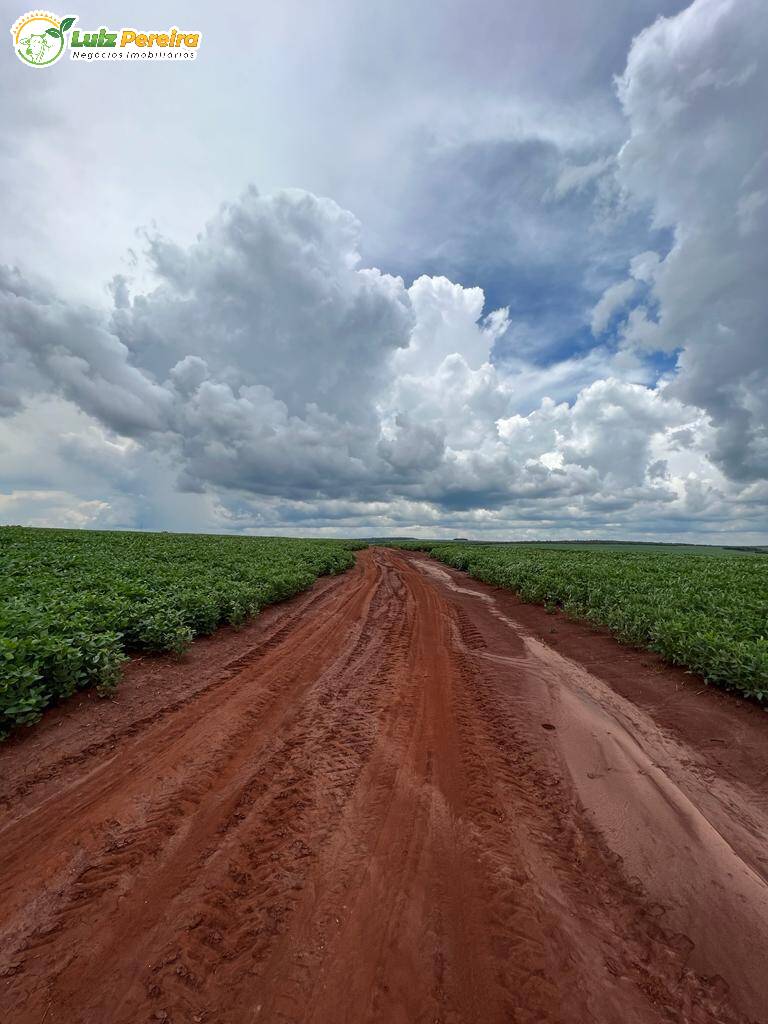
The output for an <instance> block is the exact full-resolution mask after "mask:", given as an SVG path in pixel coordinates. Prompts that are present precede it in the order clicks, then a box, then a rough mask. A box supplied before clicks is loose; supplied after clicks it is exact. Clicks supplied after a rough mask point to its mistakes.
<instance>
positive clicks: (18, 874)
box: [0, 550, 768, 1024]
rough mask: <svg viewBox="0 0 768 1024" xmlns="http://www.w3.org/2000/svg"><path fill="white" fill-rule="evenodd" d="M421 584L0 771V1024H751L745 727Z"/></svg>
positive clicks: (405, 560) (349, 609) (338, 604)
mask: <svg viewBox="0 0 768 1024" xmlns="http://www.w3.org/2000/svg"><path fill="white" fill-rule="evenodd" d="M700 690H701V686H700V685H698V684H697V681H696V680H695V679H691V677H688V676H685V675H684V674H683V673H681V672H676V671H674V670H669V669H665V668H663V667H662V666H660V665H659V663H658V662H657V660H656V659H655V658H654V657H652V656H648V655H644V654H642V653H638V652H631V651H626V650H625V649H623V648H621V647H620V646H619V645H617V644H616V643H615V642H614V641H612V640H611V639H610V638H608V637H606V636H605V635H603V634H602V633H599V632H596V631H594V630H591V629H590V628H589V627H587V626H583V625H579V624H574V623H569V622H567V621H566V620H564V619H563V618H562V617H560V616H550V615H547V614H546V613H545V612H544V611H543V610H542V609H539V608H532V607H530V606H525V605H522V604H520V603H519V602H518V601H517V600H516V599H515V598H514V597H513V596H512V595H509V594H504V593H501V592H499V591H495V590H492V589H491V588H489V587H486V586H484V585H482V584H478V583H474V582H473V581H470V580H468V579H467V578H466V577H463V576H461V574H458V573H455V572H453V571H448V570H446V569H444V568H442V567H441V566H439V565H438V564H436V563H433V562H430V561H428V560H427V559H426V558H424V557H423V556H419V555H406V554H403V553H398V552H393V551H386V550H370V551H366V552H363V553H362V554H361V555H360V556H359V559H358V563H357V566H356V567H355V568H354V569H353V570H351V571H350V572H349V573H347V574H345V575H344V576H341V577H335V578H333V579H325V580H322V581H320V582H318V584H316V586H315V587H314V588H313V590H311V591H310V592H308V593H307V594H304V595H302V596H300V597H298V598H295V599H293V600H292V601H289V602H287V603H286V604H284V605H281V606H279V607H276V608H272V609H269V610H268V611H267V612H265V613H264V615H262V616H261V617H260V618H259V619H258V620H256V621H255V622H254V623H252V624H250V625H249V626H248V627H247V628H246V629H245V630H243V631H242V632H240V633H234V632H233V631H223V632H221V633H220V634H218V635H217V636H216V637H213V638H211V639H208V640H204V641H201V642H199V643H197V644H196V645H194V647H193V649H192V651H191V652H190V653H189V654H188V655H187V656H186V657H185V658H184V659H183V660H182V661H180V662H176V661H173V660H172V659H146V660H144V661H137V662H134V663H133V664H132V665H131V666H130V667H129V669H128V673H127V679H126V682H125V684H124V685H123V687H122V688H121V690H120V691H119V692H118V695H117V700H116V701H114V702H111V701H107V702H105V701H99V700H98V699H97V698H92V697H82V698H79V699H78V700H77V701H75V702H73V703H72V704H70V705H69V706H68V707H65V708H61V709H59V710H57V711H55V712H53V713H52V714H51V715H50V716H49V717H48V719H47V720H46V721H45V722H43V723H42V724H41V725H40V726H38V727H36V728H35V729H34V730H32V731H31V732H30V733H29V734H28V735H26V736H23V737H21V738H20V739H19V740H15V741H13V742H11V743H9V744H6V745H5V746H4V748H3V749H2V751H1V752H0V779H1V781H0V815H1V817H0V882H1V884H2V892H0V915H1V916H2V922H1V923H0V985H1V986H2V988H1V989H0V1020H1V1021H2V1022H3V1024H33V1022H34V1024H81V1022H86V1024H143V1022H145V1021H146V1022H148V1024H149V1022H153V1021H166V1022H173V1024H181V1022H185V1024H186V1022H196V1024H201V1022H206V1024H246V1022H248V1024H251V1022H259V1024H262V1022H269V1024H273V1022H274V1024H288V1022H295V1024H298V1022H302V1024H304V1022H306V1024H310V1022H312V1024H343V1022H348V1024H364V1022H381V1024H437V1022H440V1024H469V1022H472V1024H496V1022H499V1024H501V1022H510V1024H511V1022H515V1024H518V1022H519V1024H534V1022H537V1024H540V1022H545V1021H551V1022H564V1024H570V1022H573V1024H576V1022H578V1024H584V1022H590V1021H594V1022H599V1024H633V1022H642V1024H651V1022H653V1024H659V1022H666V1021H669V1022H673V1021H674V1022H676V1024H677V1022H681V1021H695V1022H705V1021H706V1022H730V1021H768V985H767V984H766V982H768V885H767V884H766V878H767V877H768V846H766V838H768V797H767V795H766V794H768V756H767V755H768V716H766V715H765V713H763V712H761V711H760V710H759V709H757V708H754V707H749V706H746V705H742V704H739V703H738V702H736V701H734V700H732V699H731V698H729V697H727V696H724V695H720V694H717V693H713V692H711V691H708V690H707V691H705V692H703V693H701V692H696V691H700Z"/></svg>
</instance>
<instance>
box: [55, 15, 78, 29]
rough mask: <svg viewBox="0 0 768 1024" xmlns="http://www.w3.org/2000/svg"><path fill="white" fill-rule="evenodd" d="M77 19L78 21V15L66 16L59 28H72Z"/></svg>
mask: <svg viewBox="0 0 768 1024" xmlns="http://www.w3.org/2000/svg"><path fill="white" fill-rule="evenodd" d="M76 21H77V15H75V17H74V18H64V20H63V21H62V23H61V24H60V25H59V28H60V29H61V31H62V32H67V31H68V30H69V29H71V28H72V26H73V25H74V24H75V22H76Z"/></svg>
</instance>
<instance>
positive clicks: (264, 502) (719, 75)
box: [0, 0, 768, 543]
mask: <svg viewBox="0 0 768 1024" xmlns="http://www.w3.org/2000/svg"><path fill="white" fill-rule="evenodd" d="M4 10H5V11H6V12H7V17H6V20H7V22H8V25H9V26H10V24H11V22H12V21H13V20H15V18H16V17H17V16H18V15H19V14H21V13H23V12H22V10H21V9H19V10H18V11H16V10H13V11H11V10H10V9H9V8H8V6H7V5H5V7H4ZM56 13H57V14H58V15H60V16H61V17H64V16H65V15H70V14H76V15H77V16H78V19H79V21H78V24H79V25H80V26H81V28H83V29H86V30H87V29H88V28H93V27H95V28H98V27H99V26H101V25H106V26H108V27H109V28H112V29H116V28H120V27H123V26H128V25H130V26H131V27H135V28H139V29H141V28H145V29H146V30H147V31H162V30H164V29H167V28H169V27H170V26H172V25H178V26H179V27H181V28H184V29H186V30H188V31H200V32H202V34H203V39H202V45H201V48H200V52H199V56H198V59H197V61H195V62H194V63H189V62H186V63H185V64H184V65H179V64H176V63H174V64H165V65H163V64H155V65H150V64H148V63H146V62H142V63H141V65H139V66H137V65H135V64H128V65H125V66H118V65H115V64H111V63H106V62H105V63H103V64H99V63H97V62H90V63H88V64H86V63H72V62H70V61H68V60H61V61H59V63H58V64H56V65H55V66H53V67H51V68H48V69H32V68H28V67H25V66H23V65H22V64H21V63H20V62H19V61H18V60H17V59H16V58H15V56H14V54H13V52H12V50H11V47H10V42H9V39H10V37H9V36H7V38H6V43H5V44H4V45H5V47H6V49H5V53H4V55H3V57H2V59H0V87H1V88H2V90H3V95H4V96H5V97H6V99H7V100H8V102H7V103H6V104H4V112H5V119H4V122H3V126H2V129H1V130H0V131H1V138H2V145H1V146H0V188H1V189H2V194H3V197H4V204H3V210H4V216H3V221H2V229H0V235H1V237H0V522H7V523H27V524H32V525H69V526H79V527H93V528H137V529H166V530H168V529H170V530H194V531H210V532H224V531H227V532H228V531H233V532H245V533H276V532H280V533H290V534H305V535H314V534H319V535H329V536H330V535H347V536H352V535H365V536H370V535H374V534H408V535H413V536H420V535H429V536H448V537H450V536H456V535H460V536H471V537H478V538H488V539H504V538H510V539H526V538H538V537H542V538H544V537H550V538H557V537H577V536H579V537H588V536H591V537H624V538H631V537H636V538H640V539H652V538H660V539H666V540H678V541H697V542H725V543H750V542H752V543H754V542H763V543H765V542H766V540H767V539H768V526H767V524H768V358H767V355H768V345H766V340H767V339H766V324H768V284H767V282H768V255H767V254H768V120H767V119H766V117H765V97H766V96H767V95H768V58H767V57H766V54H767V53H768V14H767V12H766V7H765V0H694V2H693V3H692V4H687V3H686V2H680V0H610V2H608V0H580V2H579V3H573V2H572V0H483V2H481V3H479V4H478V3H476V2H475V3H470V2H469V0H442V2H441V3H435V2H434V0H390V2H388V3H386V4H375V5H374V4H369V3H360V2H359V0H354V2H353V0H328V2H324V3H319V2H318V3H307V2H306V0H279V2H271V0H270V2H260V3H258V4H254V5H250V6H249V7H248V8H247V9H246V8H245V7H244V6H243V5H241V4H231V3H227V2H224V3H219V4H217V5H210V4H203V3H199V2H191V3H190V2H187V3H185V4H183V5H180V6H174V5H171V4H167V3H151V4H150V3H141V2H133V3H131V4H130V5H128V6H125V5H119V4H116V3H113V2H110V0H105V2H104V3H99V4H96V3H93V2H90V0H89V2H87V3H81V4H75V5H74V7H73V9H71V10H70V9H69V8H68V9H67V10H64V9H63V8H62V9H61V10H57V11H56Z"/></svg>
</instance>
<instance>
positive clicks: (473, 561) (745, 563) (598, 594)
mask: <svg viewBox="0 0 768 1024" xmlns="http://www.w3.org/2000/svg"><path fill="white" fill-rule="evenodd" d="M398 546H401V547H408V548H411V549H419V550H425V551H427V552H428V553H429V554H430V555H432V557H434V558H437V559H439V560H440V561H442V562H445V563H446V564H447V565H451V566H453V567H454V568H456V569H462V570H464V571H465V572H468V573H469V574H470V576H474V577H475V578H476V579H479V580H483V581H484V582H486V583H490V584H492V585H493V586H497V587H503V588H505V589H507V590H513V591H515V592H516V593H517V594H519V595H520V596H521V597H522V598H523V600H525V601H530V602H532V603H536V604H543V605H546V606H548V607H553V608H554V607H557V608H561V609H563V610H564V611H565V612H566V613H567V614H568V615H569V616H571V617H573V618H578V619H588V620H590V621H592V622H596V623H600V624H601V625H604V626H608V627H609V628H610V629H611V631H612V632H613V633H614V635H615V636H616V637H617V638H618V639H619V640H621V641H622V642H624V643H628V644H633V645H635V646H638V647H644V648H647V649H649V650H652V651H656V652H658V653H659V654H661V655H663V656H664V657H665V658H666V659H667V660H668V661H670V662H672V663H673V664H675V665H682V666H685V667H686V668H688V669H690V670H691V671H693V672H696V673H698V674H699V675H701V676H703V678H704V679H706V680H707V681H708V682H710V683H716V684H717V685H719V686H723V687H726V688H728V689H734V690H739V691H741V692H742V693H743V694H745V695H748V696H750V697H753V698H756V699H757V700H764V699H765V698H766V697H768V557H766V556H764V555H749V554H746V555H735V554H733V553H731V552H728V553H724V555H723V556H722V557H718V556H717V555H712V556H711V557H708V558H701V557H698V556H697V555H695V554H676V553H673V552H674V548H672V549H670V553H666V552H659V551H655V552H642V551H638V550H637V549H634V550H631V551H621V550H615V549H608V550H606V549H602V550H601V549H598V548H595V549H591V550H590V549H583V548H582V549H577V548H573V549H571V550H567V549H566V550H564V549H563V548H560V549H557V548H550V547H544V546H541V547H537V546H535V545H531V546H530V547H525V546H522V545H517V544H515V545H509V546H506V545H503V544H493V545H483V544H471V543H470V544H457V543H448V544H439V543H438V544H419V543H410V544H401V545H398Z"/></svg>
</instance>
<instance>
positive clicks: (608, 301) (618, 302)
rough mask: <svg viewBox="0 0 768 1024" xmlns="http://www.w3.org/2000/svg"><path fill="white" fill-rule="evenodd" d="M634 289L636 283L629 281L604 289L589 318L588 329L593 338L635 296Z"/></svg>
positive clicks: (601, 331)
mask: <svg viewBox="0 0 768 1024" xmlns="http://www.w3.org/2000/svg"><path fill="white" fill-rule="evenodd" d="M636 288H637V283H636V282H635V281H633V280H631V279H629V280H626V281H619V282H618V284H612V285H611V287H610V288H606V290H605V291H604V292H603V294H602V297H601V298H600V301H599V302H598V303H597V304H596V306H595V308H594V309H593V310H592V316H591V318H590V327H591V329H592V333H593V334H594V335H595V337H597V336H598V335H599V334H603V333H604V332H605V331H606V330H607V329H608V325H609V324H610V322H611V319H612V318H613V317H614V316H615V315H616V313H618V312H620V311H621V310H622V309H624V307H625V306H626V305H627V303H628V302H629V300H630V299H631V298H632V296H633V295H634V294H635V290H636Z"/></svg>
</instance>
